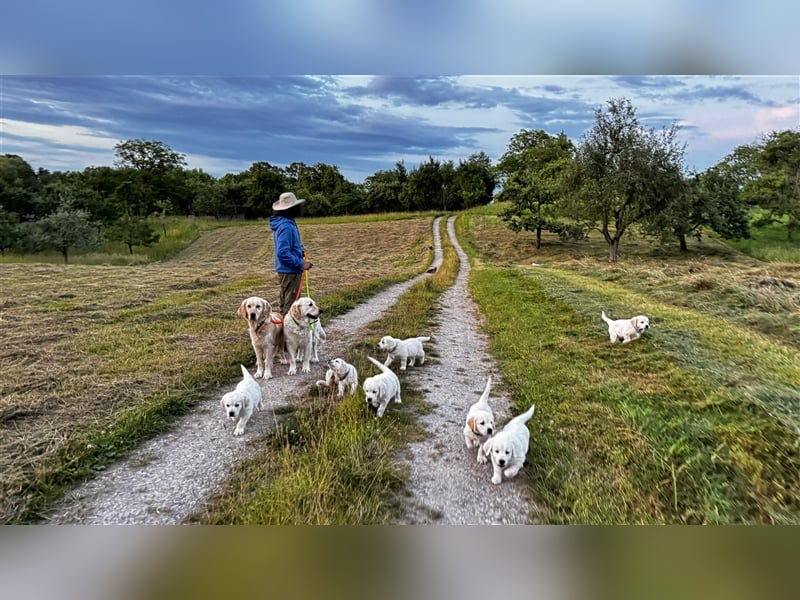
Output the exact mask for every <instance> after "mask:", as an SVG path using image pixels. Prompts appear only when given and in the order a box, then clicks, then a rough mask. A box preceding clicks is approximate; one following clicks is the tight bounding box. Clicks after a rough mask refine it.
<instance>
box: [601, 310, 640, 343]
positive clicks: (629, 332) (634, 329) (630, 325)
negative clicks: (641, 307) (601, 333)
mask: <svg viewBox="0 0 800 600" xmlns="http://www.w3.org/2000/svg"><path fill="white" fill-rule="evenodd" d="M600 317H601V318H602V319H603V321H605V322H606V324H607V325H608V337H609V338H610V339H611V343H612V344H615V343H616V342H622V343H623V344H627V343H628V342H632V341H633V340H636V339H639V337H640V336H641V335H642V333H644V332H645V331H647V329H649V328H650V319H648V318H647V317H645V316H644V315H637V316H635V317H633V318H632V319H609V318H608V316H606V311H601V312H600Z"/></svg>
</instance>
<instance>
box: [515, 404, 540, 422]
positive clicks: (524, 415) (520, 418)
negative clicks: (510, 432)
mask: <svg viewBox="0 0 800 600" xmlns="http://www.w3.org/2000/svg"><path fill="white" fill-rule="evenodd" d="M535 409H536V405H535V404H531V407H530V408H529V409H528V410H526V411H525V412H524V413H522V414H521V415H517V416H516V417H514V418H513V419H511V421H509V423H512V422H513V423H519V424H523V423H527V422H528V420H530V418H531V417H532V416H533V411H534V410H535Z"/></svg>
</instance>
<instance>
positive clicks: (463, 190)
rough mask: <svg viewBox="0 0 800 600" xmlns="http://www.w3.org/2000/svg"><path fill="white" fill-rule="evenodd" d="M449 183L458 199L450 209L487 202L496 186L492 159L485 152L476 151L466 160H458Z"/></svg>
mask: <svg viewBox="0 0 800 600" xmlns="http://www.w3.org/2000/svg"><path fill="white" fill-rule="evenodd" d="M445 179H446V177H445ZM451 185H452V187H453V188H454V191H455V194H456V197H457V198H459V199H460V204H459V205H453V206H450V209H451V210H460V209H462V208H472V207H473V206H480V205H483V204H488V203H489V202H491V200H492V198H493V195H494V188H495V187H496V186H497V179H496V177H495V169H494V167H493V166H492V159H491V158H489V156H488V155H487V154H486V153H485V152H476V153H474V154H471V155H470V156H469V157H468V158H467V160H459V161H458V167H456V170H455V173H454V175H453V183H452V184H451Z"/></svg>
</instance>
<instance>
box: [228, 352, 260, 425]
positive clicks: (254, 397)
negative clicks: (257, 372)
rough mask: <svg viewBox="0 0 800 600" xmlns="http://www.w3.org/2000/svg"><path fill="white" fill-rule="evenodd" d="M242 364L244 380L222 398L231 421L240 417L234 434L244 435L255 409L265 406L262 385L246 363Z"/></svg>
mask: <svg viewBox="0 0 800 600" xmlns="http://www.w3.org/2000/svg"><path fill="white" fill-rule="evenodd" d="M240 366H241V367H242V380H241V381H240V382H239V383H238V384H237V385H236V389H235V390H233V391H232V392H228V393H227V394H225V395H223V396H222V400H220V404H222V408H223V409H224V410H225V414H226V415H227V416H228V418H229V419H230V420H231V421H235V420H236V419H239V422H238V423H236V429H234V430H233V435H242V434H243V433H244V428H245V426H246V425H247V422H248V421H249V420H250V417H251V416H253V411H254V410H256V409H261V408H263V406H264V402H263V400H264V399H263V397H262V395H261V386H260V385H259V384H258V382H257V381H256V380H255V378H254V377H253V376H252V375H250V372H249V371H248V370H247V369H246V368H245V366H244V365H240Z"/></svg>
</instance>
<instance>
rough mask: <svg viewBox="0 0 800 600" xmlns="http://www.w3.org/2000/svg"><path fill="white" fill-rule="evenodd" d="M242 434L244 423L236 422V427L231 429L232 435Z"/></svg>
mask: <svg viewBox="0 0 800 600" xmlns="http://www.w3.org/2000/svg"><path fill="white" fill-rule="evenodd" d="M243 434H244V425H242V424H241V423H237V424H236V429H234V430H233V435H243Z"/></svg>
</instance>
